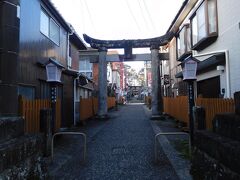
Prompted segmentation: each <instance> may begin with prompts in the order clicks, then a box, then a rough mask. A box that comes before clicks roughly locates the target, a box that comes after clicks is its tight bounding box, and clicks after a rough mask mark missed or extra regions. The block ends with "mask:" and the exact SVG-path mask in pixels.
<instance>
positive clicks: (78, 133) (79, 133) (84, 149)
mask: <svg viewBox="0 0 240 180" xmlns="http://www.w3.org/2000/svg"><path fill="white" fill-rule="evenodd" d="M63 134H67V135H80V136H83V139H84V145H83V161H85V160H86V152H87V136H86V134H85V133H81V132H57V133H55V134H54V135H53V137H52V147H51V158H52V161H53V149H54V138H55V136H57V135H63Z"/></svg>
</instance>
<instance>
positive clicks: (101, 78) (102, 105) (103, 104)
mask: <svg viewBox="0 0 240 180" xmlns="http://www.w3.org/2000/svg"><path fill="white" fill-rule="evenodd" d="M98 51H99V62H98V70H99V71H98V72H99V75H98V118H100V119H105V118H107V110H108V109H107V60H106V57H107V48H105V47H100V48H98Z"/></svg>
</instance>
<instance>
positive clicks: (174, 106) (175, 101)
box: [163, 96, 189, 125]
mask: <svg viewBox="0 0 240 180" xmlns="http://www.w3.org/2000/svg"><path fill="white" fill-rule="evenodd" d="M163 107H164V110H163V111H164V112H165V113H167V114H169V115H171V116H173V117H174V118H176V119H177V120H179V121H182V122H184V123H186V124H187V125H188V119H189V118H188V97H187V96H178V97H176V98H170V97H164V98H163Z"/></svg>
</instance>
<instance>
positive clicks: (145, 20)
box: [137, 0, 149, 29]
mask: <svg viewBox="0 0 240 180" xmlns="http://www.w3.org/2000/svg"><path fill="white" fill-rule="evenodd" d="M137 1H138V5H139V7H140V10H141V14H142V17H143V20H144V23H145V25H146V26H147V29H149V26H148V21H147V19H146V17H145V15H144V10H143V7H142V5H141V2H140V1H141V0H137Z"/></svg>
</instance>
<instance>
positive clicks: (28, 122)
mask: <svg viewBox="0 0 240 180" xmlns="http://www.w3.org/2000/svg"><path fill="white" fill-rule="evenodd" d="M44 108H51V102H50V100H47V99H36V100H26V99H24V98H22V97H20V98H19V115H20V116H22V117H24V131H25V132H26V133H39V132H40V110H41V109H44ZM60 127H61V101H60V100H57V102H56V120H55V131H57V130H58V129H59V128H60Z"/></svg>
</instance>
